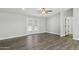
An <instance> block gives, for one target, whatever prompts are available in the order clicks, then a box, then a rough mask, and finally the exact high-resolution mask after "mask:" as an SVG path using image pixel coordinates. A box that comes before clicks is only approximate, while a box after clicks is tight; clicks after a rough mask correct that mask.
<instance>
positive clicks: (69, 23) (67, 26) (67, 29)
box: [65, 17, 73, 35]
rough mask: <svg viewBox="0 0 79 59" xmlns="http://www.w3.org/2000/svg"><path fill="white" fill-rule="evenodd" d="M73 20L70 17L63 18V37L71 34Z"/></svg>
mask: <svg viewBox="0 0 79 59" xmlns="http://www.w3.org/2000/svg"><path fill="white" fill-rule="evenodd" d="M72 24H73V20H72V17H66V18H65V35H70V34H72V32H73V31H72V29H73V26H72Z"/></svg>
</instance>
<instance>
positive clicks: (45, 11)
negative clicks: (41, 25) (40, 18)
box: [40, 8, 53, 14]
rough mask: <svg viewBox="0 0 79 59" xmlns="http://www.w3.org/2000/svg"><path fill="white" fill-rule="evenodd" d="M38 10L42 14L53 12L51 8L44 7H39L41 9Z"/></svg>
mask: <svg viewBox="0 0 79 59" xmlns="http://www.w3.org/2000/svg"><path fill="white" fill-rule="evenodd" d="M40 12H41V13H42V14H48V13H50V12H53V11H52V10H47V9H46V8H41V9H40Z"/></svg>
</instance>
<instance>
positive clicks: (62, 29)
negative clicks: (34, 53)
mask: <svg viewBox="0 0 79 59" xmlns="http://www.w3.org/2000/svg"><path fill="white" fill-rule="evenodd" d="M78 26H79V8H0V50H79V27H78Z"/></svg>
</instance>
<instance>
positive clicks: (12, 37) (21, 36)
mask: <svg viewBox="0 0 79 59" xmlns="http://www.w3.org/2000/svg"><path fill="white" fill-rule="evenodd" d="M22 36H26V34H25V35H18V36H10V37H4V38H0V40H5V39H11V38H16V37H22Z"/></svg>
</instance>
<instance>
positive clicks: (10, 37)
mask: <svg viewBox="0 0 79 59" xmlns="http://www.w3.org/2000/svg"><path fill="white" fill-rule="evenodd" d="M39 33H45V32H39ZM33 34H37V33H33ZM27 35H32V34H24V35H17V36H10V37H4V38H0V40H5V39H11V38H16V37H22V36H27Z"/></svg>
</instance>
